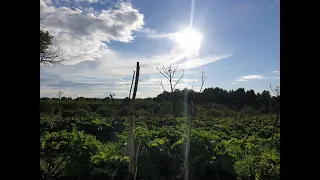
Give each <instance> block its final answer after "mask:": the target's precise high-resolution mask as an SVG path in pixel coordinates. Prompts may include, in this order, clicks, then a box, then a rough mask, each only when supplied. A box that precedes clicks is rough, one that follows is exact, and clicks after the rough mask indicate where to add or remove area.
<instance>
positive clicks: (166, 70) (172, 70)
mask: <svg viewBox="0 0 320 180" xmlns="http://www.w3.org/2000/svg"><path fill="white" fill-rule="evenodd" d="M157 69H158V71H159V72H160V74H161V75H162V76H164V77H165V78H166V79H167V80H168V81H169V85H170V90H171V101H172V106H173V118H174V120H175V119H176V111H175V109H176V108H175V106H174V90H175V88H176V86H177V84H178V83H179V81H180V80H181V79H182V77H183V75H184V69H182V75H181V76H180V78H179V79H178V80H177V81H176V82H175V83H174V82H173V79H174V76H175V74H176V72H177V69H178V65H176V66H171V65H170V66H168V67H165V66H164V65H163V66H162V67H161V68H159V67H157ZM159 83H160V85H161V86H162V88H163V90H164V91H167V90H166V89H165V87H164V86H163V83H162V78H160V81H159ZM167 92H168V91H167Z"/></svg>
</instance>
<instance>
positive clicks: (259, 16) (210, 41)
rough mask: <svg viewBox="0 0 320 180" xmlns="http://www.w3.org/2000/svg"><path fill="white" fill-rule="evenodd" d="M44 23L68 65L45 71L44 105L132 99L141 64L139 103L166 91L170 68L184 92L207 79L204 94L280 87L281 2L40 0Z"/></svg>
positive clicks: (42, 85)
mask: <svg viewBox="0 0 320 180" xmlns="http://www.w3.org/2000/svg"><path fill="white" fill-rule="evenodd" d="M40 20H41V22H42V24H44V28H45V30H47V31H49V32H50V34H51V35H52V36H53V40H52V42H53V45H54V46H59V47H60V49H61V50H62V52H63V58H64V59H65V61H64V62H63V63H64V64H63V65H60V66H44V65H40V97H56V96H57V95H56V93H57V92H63V94H64V96H66V97H72V98H76V97H80V96H84V97H99V98H103V97H107V96H109V95H110V94H114V95H115V96H116V98H124V97H127V96H128V94H129V90H130V85H131V79H132V74H133V71H134V70H135V68H136V62H138V61H139V63H140V77H139V85H138V91H137V98H145V97H155V96H157V95H158V94H160V93H161V92H162V91H163V88H162V87H161V85H160V83H159V81H160V79H161V77H162V76H161V74H160V73H159V71H158V70H157V67H162V66H163V65H164V66H168V65H172V66H178V68H177V72H176V75H175V77H174V79H173V80H174V83H175V82H176V81H177V80H178V79H179V78H180V76H181V75H182V74H183V77H182V79H181V80H180V81H179V83H178V84H177V86H176V88H177V89H180V90H182V89H183V88H188V89H192V88H193V89H194V90H195V91H199V90H200V87H201V72H202V71H203V72H205V73H206V76H207V79H206V81H205V83H204V86H203V88H209V87H219V88H223V89H226V90H231V89H234V90H236V89H238V88H245V89H246V90H250V89H253V90H254V91H255V92H262V91H263V90H270V88H269V86H270V85H279V84H280V0H264V1H259V0H101V1H99V0H40ZM162 82H163V85H164V88H165V89H166V90H169V83H168V81H166V79H165V78H162Z"/></svg>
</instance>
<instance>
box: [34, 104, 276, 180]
mask: <svg viewBox="0 0 320 180" xmlns="http://www.w3.org/2000/svg"><path fill="white" fill-rule="evenodd" d="M152 106H156V105H152ZM44 107H46V105H44V104H42V112H41V113H40V134H41V136H40V178H41V179H49V178H53V179H66V178H67V179H70V178H73V179H115V180H118V179H119V180H123V179H125V178H126V177H127V172H128V160H129V158H128V145H127V142H128V133H129V130H128V116H126V113H125V112H123V113H122V114H121V112H119V114H121V115H120V116H118V117H117V116H115V115H114V113H110V112H114V110H110V108H109V109H108V108H107V107H105V109H104V110H102V109H101V108H100V109H98V108H97V109H95V111H96V112H94V113H91V114H90V113H88V111H85V110H83V108H81V109H80V110H68V109H66V108H65V107H64V110H63V111H62V110H61V109H62V108H63V105H61V104H59V106H55V107H56V108H51V109H50V108H49V109H48V110H50V111H51V112H50V111H44V110H43V109H44ZM83 107H84V106H83ZM46 108H48V107H46ZM40 109H41V107H40ZM155 109H156V108H155ZM168 109H169V110H168V111H169V112H170V106H169V108H168ZM196 109H197V115H196V118H195V120H194V121H193V122H192V130H191V146H190V155H189V167H190V177H189V179H194V180H197V179H203V180H204V179H217V180H222V179H227V180H228V179H230V180H231V179H241V180H251V179H252V180H257V179H259V180H267V179H268V180H276V179H280V123H278V125H277V128H276V131H275V134H274V137H273V138H272V137H271V136H272V132H273V126H274V122H275V118H276V115H275V113H269V114H268V113H261V112H259V111H256V110H254V109H252V108H250V107H243V108H242V110H241V111H233V110H230V109H228V108H226V107H224V106H220V105H206V106H204V105H203V106H197V108H196ZM119 111H121V110H119ZM122 111H125V110H122ZM141 111H142V110H140V112H139V110H138V112H137V111H136V113H135V122H136V124H135V125H136V128H135V141H136V143H135V144H136V147H137V151H138V158H137V159H138V164H137V179H146V180H147V179H152V180H153V179H163V180H164V179H167V180H169V179H170V180H171V179H172V180H173V179H183V160H184V148H185V145H184V143H185V138H186V121H187V118H189V116H186V113H185V112H184V111H183V110H182V112H183V113H181V114H180V116H178V118H176V120H175V121H174V120H173V117H172V116H171V115H169V114H168V113H161V111H160V113H158V112H155V111H152V112H148V111H144V112H141ZM162 111H163V108H162ZM68 113H69V114H68ZM271 138H272V142H271Z"/></svg>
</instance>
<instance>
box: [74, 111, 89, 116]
mask: <svg viewBox="0 0 320 180" xmlns="http://www.w3.org/2000/svg"><path fill="white" fill-rule="evenodd" d="M74 116H76V117H89V112H88V111H86V110H85V109H78V110H76V111H75V112H74Z"/></svg>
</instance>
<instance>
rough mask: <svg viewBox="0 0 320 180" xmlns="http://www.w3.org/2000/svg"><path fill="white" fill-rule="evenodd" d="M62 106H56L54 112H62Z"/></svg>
mask: <svg viewBox="0 0 320 180" xmlns="http://www.w3.org/2000/svg"><path fill="white" fill-rule="evenodd" d="M61 110H62V109H61V107H60V106H57V107H55V108H54V114H60V113H61Z"/></svg>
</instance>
